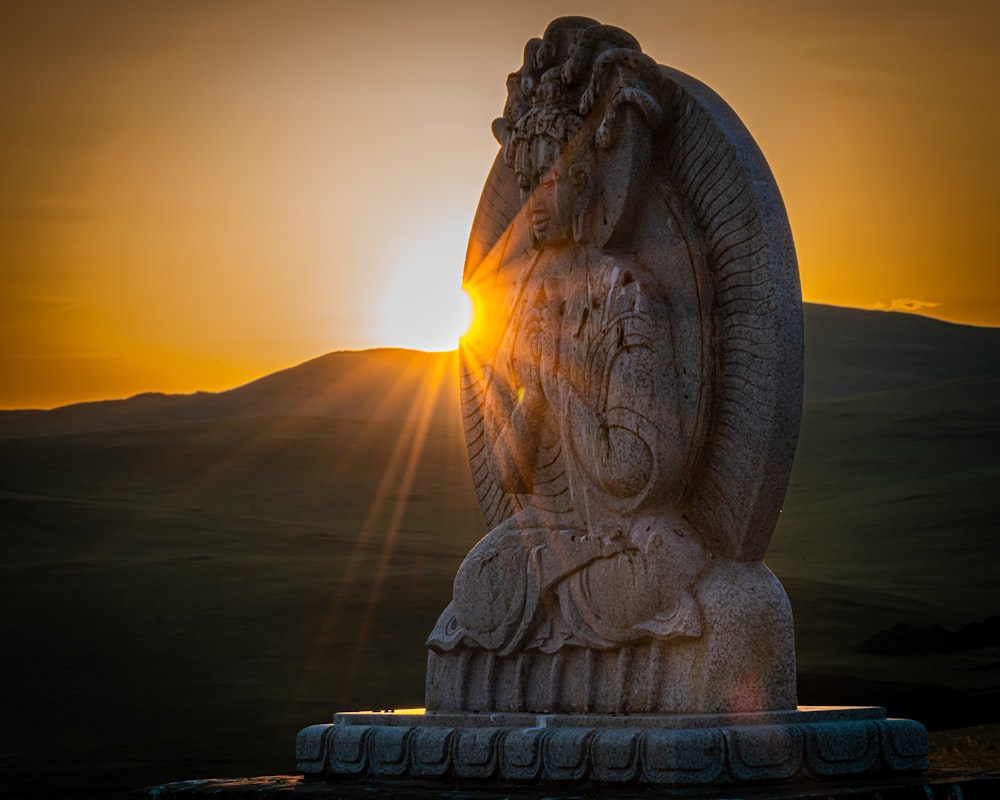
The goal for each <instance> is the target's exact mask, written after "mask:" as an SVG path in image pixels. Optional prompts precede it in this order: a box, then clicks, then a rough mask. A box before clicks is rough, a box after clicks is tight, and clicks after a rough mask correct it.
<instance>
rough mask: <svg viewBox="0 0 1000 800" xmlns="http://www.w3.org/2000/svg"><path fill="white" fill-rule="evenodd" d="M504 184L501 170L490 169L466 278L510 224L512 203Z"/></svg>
mask: <svg viewBox="0 0 1000 800" xmlns="http://www.w3.org/2000/svg"><path fill="white" fill-rule="evenodd" d="M503 185H504V184H503V181H502V179H501V176H500V172H499V171H498V170H497V169H495V168H494V169H492V170H490V174H489V175H488V176H487V178H486V185H485V186H484V187H483V193H482V195H481V196H480V198H479V208H478V210H477V212H476V222H475V224H474V225H473V228H472V234H471V235H470V237H469V247H468V253H467V260H466V263H465V277H466V279H468V278H469V277H470V275H469V269H470V268H472V269H477V268H478V267H479V264H480V263H481V262H482V261H483V259H485V258H486V256H487V255H488V254H489V252H490V250H492V249H493V246H494V245H495V244H496V243H497V241H499V239H500V237H501V236H503V234H504V232H505V231H506V230H507V226H508V225H509V224H510V220H511V217H510V214H511V209H510V207H509V205H510V203H509V200H508V198H507V197H506V195H505V194H504V192H503Z"/></svg>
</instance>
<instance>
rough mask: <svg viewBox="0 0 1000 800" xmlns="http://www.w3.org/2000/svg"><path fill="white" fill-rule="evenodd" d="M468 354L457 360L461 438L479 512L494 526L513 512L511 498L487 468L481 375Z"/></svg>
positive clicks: (489, 525) (480, 370)
mask: <svg viewBox="0 0 1000 800" xmlns="http://www.w3.org/2000/svg"><path fill="white" fill-rule="evenodd" d="M470 358H474V356H470V355H469V354H467V353H463V354H462V357H461V358H460V359H459V363H460V364H461V373H460V378H461V387H462V388H461V394H462V422H463V425H464V427H465V442H466V447H467V449H468V453H469V466H470V467H471V469H472V482H473V485H474V486H475V489H476V498H477V499H478V500H479V508H480V509H481V510H482V512H483V517H485V519H486V525H487V527H488V528H490V529H492V528H495V527H496V526H497V525H498V524H499V523H500V522H502V521H503V520H505V519H507V517H509V516H511V515H512V514H513V513H514V507H513V504H512V501H511V498H510V497H509V496H508V495H506V494H504V493H503V492H502V491H501V490H500V488H499V487H498V486H497V483H496V481H495V480H494V479H493V475H492V473H491V472H490V464H489V458H490V453H489V448H488V447H487V441H486V425H485V421H484V419H483V405H482V404H483V397H484V387H483V375H484V370H483V369H482V367H481V366H480V368H479V369H476V368H475V367H473V366H472V365H470V363H469V361H470Z"/></svg>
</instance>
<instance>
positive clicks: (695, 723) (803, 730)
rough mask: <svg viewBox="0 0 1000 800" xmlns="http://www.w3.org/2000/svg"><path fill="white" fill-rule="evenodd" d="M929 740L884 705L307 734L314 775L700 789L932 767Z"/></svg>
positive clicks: (299, 750) (406, 725)
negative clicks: (889, 715) (890, 715)
mask: <svg viewBox="0 0 1000 800" xmlns="http://www.w3.org/2000/svg"><path fill="white" fill-rule="evenodd" d="M927 752H928V738H927V731H926V729H925V728H924V727H923V725H921V724H920V723H918V722H914V721H912V720H903V719H887V718H886V715H885V709H883V708H878V707H805V706H803V707H800V708H799V709H796V710H793V711H767V712H754V713H744V714H691V715H687V714H672V715H621V716H612V715H587V714H525V713H496V714H474V713H460V714H452V713H426V712H425V711H424V710H423V709H415V710H408V711H392V712H351V713H339V714H336V715H335V716H334V721H333V723H331V724H325V725H312V726H310V727H308V728H304V729H303V730H302V731H300V732H299V735H298V740H297V742H296V754H297V759H298V769H299V771H300V772H302V773H303V774H305V775H307V776H313V777H318V778H322V777H324V776H325V777H330V778H344V777H358V778H368V779H378V780H393V779H398V780H405V781H420V782H424V781H436V780H437V781H443V782H447V783H449V784H452V785H454V784H455V783H456V782H460V783H470V784H475V783H490V784H498V783H500V784H504V783H534V782H551V783H564V782H574V783H579V782H591V783H603V784H626V783H633V784H660V785H674V786H685V785H686V786H695V785H707V784H727V783H729V784H742V783H750V782H757V781H770V782H773V781H786V780H794V779H802V778H806V779H808V778H821V779H837V778H846V777H849V776H859V775H869V774H878V773H882V774H885V773H900V772H916V771H919V770H924V769H927V766H928V764H927Z"/></svg>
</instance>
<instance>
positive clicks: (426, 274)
mask: <svg viewBox="0 0 1000 800" xmlns="http://www.w3.org/2000/svg"><path fill="white" fill-rule="evenodd" d="M467 238H468V226H467V225H466V224H465V223H464V222H463V223H462V224H461V225H459V224H458V223H445V224H444V225H435V226H434V227H433V228H427V229H422V230H420V231H419V232H418V233H416V234H413V235H410V236H404V237H401V239H400V241H401V244H400V248H399V252H398V255H397V256H396V258H395V262H396V268H395V269H394V270H393V282H392V284H391V285H390V286H388V287H387V288H386V289H385V291H384V292H383V294H382V296H381V298H380V302H379V306H378V309H377V310H376V314H377V315H378V319H377V327H376V330H375V334H376V337H377V339H378V343H379V344H380V345H384V346H387V347H409V348H414V349H417V350H430V351H441V350H454V349H455V348H457V347H458V340H459V337H460V336H462V334H463V333H465V331H466V330H467V329H468V327H469V324H470V323H471V321H472V303H471V301H470V299H469V297H468V295H466V294H465V293H464V292H463V291H462V290H461V288H460V286H459V280H458V276H459V275H461V274H462V263H463V261H464V259H465V242H466V240H467Z"/></svg>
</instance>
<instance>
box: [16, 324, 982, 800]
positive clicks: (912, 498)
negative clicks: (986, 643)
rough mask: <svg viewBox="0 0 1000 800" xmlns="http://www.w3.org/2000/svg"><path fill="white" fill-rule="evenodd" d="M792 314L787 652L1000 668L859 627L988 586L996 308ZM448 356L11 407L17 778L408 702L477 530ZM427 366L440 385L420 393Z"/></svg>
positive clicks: (821, 663) (914, 618) (877, 669)
mask: <svg viewBox="0 0 1000 800" xmlns="http://www.w3.org/2000/svg"><path fill="white" fill-rule="evenodd" d="M807 334H808V336H809V339H808V342H809V344H808V348H809V349H808V353H809V361H808V365H807V369H808V371H807V375H808V378H807V380H808V390H807V398H808V403H807V407H806V413H805V419H804V424H803V430H802V438H801V444H800V449H799V454H798V458H797V461H796V468H795V472H794V474H793V480H792V486H791V489H790V493H789V497H788V502H787V503H786V507H785V511H784V513H783V515H782V520H781V522H780V524H779V528H778V531H777V533H776V535H775V539H774V544H773V546H772V549H771V551H770V552H769V555H768V563H769V564H770V565H771V567H772V568H773V569H774V570H775V572H776V573H777V574H778V575H779V576H780V577H782V579H783V580H784V581H785V583H786V585H787V587H788V590H789V594H790V595H791V598H792V601H793V607H794V608H795V612H796V626H797V635H798V644H799V661H800V668H802V669H803V670H805V671H807V672H809V673H810V674H811V675H813V674H817V675H819V674H822V673H826V674H838V673H849V674H852V675H855V676H859V677H860V678H862V679H865V680H869V681H885V680H887V679H890V678H891V679H892V680H903V681H915V682H933V683H937V684H939V685H941V686H944V687H945V688H951V689H958V688H968V687H970V686H974V687H983V686H987V687H988V686H995V685H996V680H995V678H996V675H997V673H996V671H995V669H994V670H992V671H990V670H984V669H982V667H983V663H982V662H983V660H984V659H986V658H993V659H995V658H996V654H995V653H994V654H992V655H990V654H988V653H987V654H983V653H973V654H971V655H970V654H964V655H959V656H950V657H947V658H945V657H937V656H935V657H926V658H919V659H913V658H910V659H898V658H897V659H892V658H886V657H870V656H869V657H863V656H861V655H859V654H857V653H856V652H855V651H854V650H853V649H852V648H853V645H854V644H856V643H857V642H859V641H861V640H862V639H864V638H866V637H867V636H868V635H870V634H871V633H874V632H875V631H877V630H879V629H881V628H884V627H887V626H888V625H891V624H893V623H894V622H897V621H900V620H905V621H908V622H917V623H920V622H924V621H939V622H943V623H945V624H949V625H952V626H957V625H959V624H962V623H964V622H968V621H970V620H972V619H979V618H982V617H985V616H987V615H988V614H991V613H996V612H997V610H998V606H1000V604H998V603H997V600H998V596H997V589H996V581H995V579H994V577H993V571H994V569H993V568H994V565H995V563H996V561H997V559H996V556H997V554H998V550H1000V546H998V543H997V541H996V532H997V531H998V530H1000V524H998V523H1000V514H998V503H997V502H996V500H995V490H994V487H995V486H996V485H997V478H998V477H1000V476H998V474H997V472H998V468H997V459H996V457H995V453H997V452H1000V448H998V445H1000V414H998V409H1000V402H998V401H1000V378H998V375H1000V347H998V346H997V345H998V342H1000V338H998V336H997V332H995V331H986V332H984V331H977V330H975V329H968V328H961V327H959V326H947V325H944V324H942V323H934V322H932V321H929V320H922V319H919V318H912V317H902V316H900V315H888V314H872V313H866V312H852V311H847V310H844V309H829V308H824V307H811V308H810V309H809V313H808V316H807ZM817 354H819V355H820V356H822V358H818V356H817ZM453 366H454V364H453V361H452V360H451V357H450V356H418V355H416V354H406V353H401V352H399V351H380V352H379V353H375V354H371V353H369V354H363V355H354V354H336V355H334V356H327V357H323V358H320V359H316V360H314V361H312V362H308V363H307V364H306V365H302V366H300V367H298V368H295V369H293V370H289V371H286V372H284V373H278V374H276V375H274V376H268V378H265V379H262V380H261V381H258V382H255V383H254V384H250V385H248V386H246V387H241V388H240V389H236V390H233V391H232V392H228V393H223V394H222V395H197V396H193V397H186V398H185V397H181V398H163V397H161V396H145V397H142V398H137V399H136V400H134V401H123V402H119V403H113V404H88V405H87V406H85V407H70V408H68V409H63V410H60V411H57V412H48V413H41V414H39V413H29V414H23V413H22V414H0V437H2V436H7V437H10V438H7V439H6V440H4V441H0V520H2V523H3V533H2V541H3V548H4V549H3V558H2V559H0V629H2V630H3V632H4V639H5V642H6V644H7V645H8V646H7V647H6V648H5V650H6V652H7V653H8V655H6V656H5V658H4V661H3V663H4V668H5V672H6V673H7V675H6V677H7V680H5V681H4V682H3V684H2V685H3V693H2V695H0V702H2V703H3V704H4V707H5V709H7V710H6V712H5V716H6V721H7V725H5V726H4V733H3V739H2V740H0V766H2V769H3V772H4V773H5V775H6V785H7V787H8V788H16V787H17V786H19V785H25V786H28V785H31V786H34V787H35V788H36V789H40V790H44V789H45V788H46V787H48V786H58V785H60V784H64V783H66V782H69V781H76V782H83V783H87V784H89V785H91V786H94V787H100V786H102V785H103V786H108V787H124V786H130V785H131V786H134V785H139V784H144V783H152V782H156V781H160V780H167V779H176V778H179V777H197V776H207V775H216V776H221V775H234V774H241V773H242V774H246V773H262V772H270V771H289V770H291V769H292V768H293V766H294V765H293V759H292V749H291V747H292V745H291V743H292V738H293V736H294V732H295V731H296V730H297V729H298V728H299V727H301V726H302V725H305V724H309V723H312V722H317V721H322V719H323V718H324V717H326V716H327V715H328V714H329V713H330V712H332V711H333V710H335V709H341V708H361V707H372V706H383V707H385V706H408V705H419V704H420V703H421V700H422V683H423V658H424V656H423V653H424V650H423V639H424V637H425V636H426V633H427V631H428V630H429V629H430V627H431V625H432V624H433V622H434V619H435V617H436V615H437V614H438V612H439V611H440V610H441V608H443V606H444V604H445V603H446V602H447V599H448V596H449V593H450V583H451V579H452V576H453V575H454V571H455V568H456V566H457V564H458V563H459V561H460V560H461V558H462V556H463V555H464V553H465V552H466V551H467V549H468V548H469V546H470V545H471V544H472V543H473V542H474V541H475V539H476V538H478V536H479V535H481V533H482V522H481V519H480V518H479V516H478V511H477V509H476V507H475V502H474V500H473V498H472V490H471V481H470V479H469V476H468V469H467V466H466V464H465V456H464V449H463V443H462V440H461V432H460V430H459V427H458V422H457V405H456V404H455V402H454V388H453V386H454V383H453V382H454V376H453V373H451V372H450V370H451V369H452V368H453ZM438 370H441V371H444V372H442V374H445V375H446V376H447V377H446V378H445V379H444V381H445V382H444V387H443V388H442V390H441V393H440V394H439V395H437V396H434V395H433V394H428V393H426V392H423V391H421V387H422V386H423V385H425V384H426V383H427V377H426V376H427V375H433V374H435V371H438ZM430 383H431V384H432V385H433V384H434V381H433V380H432V381H430ZM424 398H428V399H426V400H425V399H424ZM411 409H416V410H417V411H418V412H419V410H420V409H426V410H427V411H428V415H427V416H426V417H424V416H421V414H420V413H415V414H414V413H411ZM290 411H291V412H292V413H289V412H290ZM421 419H426V420H427V425H426V427H423V426H422V425H421V423H420V420H421ZM123 420H127V424H126V423H125V422H123ZM362 420H364V421H362ZM406 420H409V421H408V422H407V421H406ZM135 426H139V427H135ZM28 434H35V435H28ZM40 434H46V435H40ZM408 476H409V477H408ZM845 685H846V686H847V689H846V690H845V688H844V687H845ZM873 687H874V689H873ZM804 688H806V689H807V690H808V691H814V692H818V693H819V696H817V697H810V698H803V699H806V700H808V701H812V702H816V701H819V702H823V700H824V699H827V700H828V701H829V702H872V701H873V700H872V699H870V698H869V697H868V696H867V694H866V692H867V693H869V694H871V693H872V692H874V693H875V694H876V695H878V696H879V697H882V696H885V694H884V693H885V692H886V688H885V684H884V683H875V684H872V683H869V684H865V683H864V682H863V681H861V682H857V681H856V682H854V683H850V684H845V683H844V681H842V680H841V681H839V682H836V683H830V682H827V683H823V681H822V679H821V678H819V679H816V678H814V679H812V682H809V681H806V682H805V683H804ZM843 691H849V692H856V694H855V695H853V696H848V697H841V696H840V695H837V696H834V695H835V694H836V692H843ZM879 692H882V694H879ZM910 694H911V695H912V691H911V692H910ZM899 697H900V698H901V702H905V700H906V695H905V693H903V694H900V695H899ZM895 698H896V695H893V694H890V699H895ZM874 702H879V699H878V698H877V697H876V698H875V699H874ZM883 702H887V701H883ZM892 710H893V708H892V706H890V711H892ZM897 713H899V712H898V711H897Z"/></svg>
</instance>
